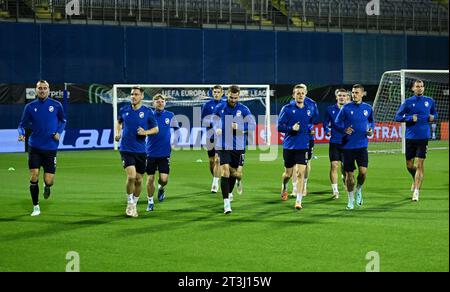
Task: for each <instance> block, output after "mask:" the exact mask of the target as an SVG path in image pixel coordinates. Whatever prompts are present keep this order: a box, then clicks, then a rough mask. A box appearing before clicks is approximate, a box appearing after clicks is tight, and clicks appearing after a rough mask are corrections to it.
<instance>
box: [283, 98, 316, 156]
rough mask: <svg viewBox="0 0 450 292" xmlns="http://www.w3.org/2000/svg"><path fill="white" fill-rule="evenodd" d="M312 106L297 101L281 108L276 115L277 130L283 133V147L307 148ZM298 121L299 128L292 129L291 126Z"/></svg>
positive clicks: (311, 121)
mask: <svg viewBox="0 0 450 292" xmlns="http://www.w3.org/2000/svg"><path fill="white" fill-rule="evenodd" d="M313 116H314V107H310V106H308V105H307V104H303V107H302V108H300V107H298V106H297V103H295V104H292V102H291V103H289V104H287V105H285V106H283V108H282V109H281V112H280V115H279V117H278V132H281V133H285V136H284V140H283V149H295V150H305V149H308V148H309V141H310V136H311V135H310V131H311V127H312V124H313ZM296 123H298V124H299V125H300V129H299V130H298V131H293V130H292V127H293V126H294V125H295V124H296Z"/></svg>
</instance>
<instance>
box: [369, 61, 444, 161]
mask: <svg viewBox="0 0 450 292" xmlns="http://www.w3.org/2000/svg"><path fill="white" fill-rule="evenodd" d="M448 73H449V71H448V70H413V69H403V70H397V71H386V72H384V73H383V75H382V77H381V80H380V83H379V85H378V90H377V94H376V96H375V100H374V103H373V110H374V119H375V123H376V128H377V129H376V131H375V133H374V137H373V138H372V142H374V143H371V144H370V146H369V147H370V148H371V150H374V151H381V152H392V153H395V152H402V153H405V145H406V142H405V141H406V139H405V129H406V127H405V123H398V122H395V114H396V112H397V110H398V108H399V107H400V105H401V104H402V103H403V102H404V101H405V100H406V99H407V98H409V97H410V96H412V95H414V93H413V92H412V90H411V86H412V83H413V82H414V81H415V80H418V79H420V80H422V81H423V82H424V86H425V92H424V95H425V96H429V97H431V98H433V99H434V101H435V102H436V111H437V113H438V120H437V121H433V123H431V125H430V126H431V133H432V137H431V140H430V147H431V148H433V147H442V146H444V147H447V148H448V139H449V138H448V136H449V134H448V122H449V114H448V111H449V87H448V80H449V79H448Z"/></svg>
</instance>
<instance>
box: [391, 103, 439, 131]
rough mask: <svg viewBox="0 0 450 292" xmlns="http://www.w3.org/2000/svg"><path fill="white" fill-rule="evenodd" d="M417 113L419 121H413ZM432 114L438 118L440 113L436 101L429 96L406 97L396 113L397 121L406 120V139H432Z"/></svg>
mask: <svg viewBox="0 0 450 292" xmlns="http://www.w3.org/2000/svg"><path fill="white" fill-rule="evenodd" d="M414 114H416V115H417V121H416V122H413V115H414ZM430 115H433V116H434V121H436V120H437V118H438V114H437V112H436V108H435V102H434V100H433V99H432V98H431V97H428V96H416V95H413V96H411V97H410V98H408V99H406V100H405V102H404V103H402V105H401V106H400V108H399V109H398V111H397V114H396V115H395V121H397V122H406V136H405V138H406V139H430V137H431V134H430V124H429V122H428V121H429V118H430Z"/></svg>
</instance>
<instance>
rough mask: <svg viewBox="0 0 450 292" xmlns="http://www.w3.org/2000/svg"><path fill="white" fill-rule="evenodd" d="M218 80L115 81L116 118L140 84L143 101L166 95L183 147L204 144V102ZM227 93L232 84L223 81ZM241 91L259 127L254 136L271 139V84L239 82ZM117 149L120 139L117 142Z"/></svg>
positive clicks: (150, 104)
mask: <svg viewBox="0 0 450 292" xmlns="http://www.w3.org/2000/svg"><path fill="white" fill-rule="evenodd" d="M214 85H216V84H209V85H208V84H202V85H192V84H191V85H169V84H164V85H161V84H159V85H158V84H114V85H113V88H112V100H111V101H110V102H111V103H112V105H113V122H114V125H115V124H116V122H117V113H118V110H119V109H120V107H122V106H123V105H125V104H126V103H129V102H130V94H131V88H132V87H133V86H140V87H141V88H143V89H144V100H143V104H144V105H145V106H148V107H150V108H153V102H152V98H153V96H154V95H156V94H157V93H162V94H163V95H165V96H166V97H167V101H166V109H167V110H169V111H172V112H173V113H174V114H175V117H176V118H177V121H178V122H179V123H180V124H181V125H180V130H179V133H178V137H179V141H177V146H180V147H203V146H204V145H205V143H206V136H207V134H206V129H205V127H204V124H203V123H202V120H201V108H202V106H203V105H204V104H205V103H206V102H207V101H209V100H210V99H211V98H212V88H213V87H214ZM221 86H222V87H223V90H224V97H223V98H225V97H226V96H227V93H228V87H229V86H230V85H221ZM239 87H240V89H241V95H240V99H239V101H240V102H241V103H243V104H244V105H246V106H247V107H248V108H249V109H250V111H251V113H252V114H253V115H254V116H255V119H256V123H257V128H256V132H255V135H256V137H254V140H252V141H255V142H256V143H259V144H265V145H269V143H270V135H271V133H270V126H269V123H270V86H269V85H239ZM114 149H115V150H117V149H118V143H117V142H114Z"/></svg>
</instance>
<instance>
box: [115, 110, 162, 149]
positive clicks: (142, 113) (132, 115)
mask: <svg viewBox="0 0 450 292" xmlns="http://www.w3.org/2000/svg"><path fill="white" fill-rule="evenodd" d="M117 120H118V122H119V123H121V124H122V139H121V140H120V145H119V149H120V151H125V152H131V153H141V154H143V153H145V136H141V135H138V134H137V129H138V128H139V127H141V128H143V129H144V130H150V129H152V128H154V127H157V126H158V125H157V124H156V120H155V116H154V115H153V112H152V110H151V109H149V108H148V107H146V106H141V107H140V108H139V109H137V110H134V109H133V107H132V106H131V104H128V105H126V106H123V107H121V108H120V111H119V115H118V118H117Z"/></svg>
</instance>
